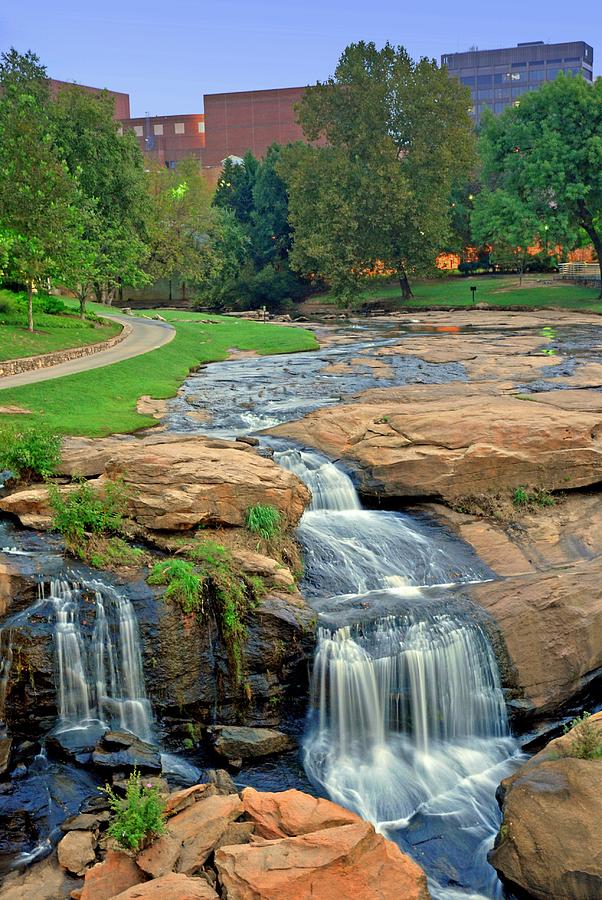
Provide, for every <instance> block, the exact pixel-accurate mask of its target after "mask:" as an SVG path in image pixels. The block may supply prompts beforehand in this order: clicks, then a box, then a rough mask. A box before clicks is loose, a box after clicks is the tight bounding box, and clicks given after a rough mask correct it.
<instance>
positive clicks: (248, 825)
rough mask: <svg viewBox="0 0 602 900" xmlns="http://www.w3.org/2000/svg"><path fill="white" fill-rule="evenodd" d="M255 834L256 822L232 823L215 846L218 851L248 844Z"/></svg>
mask: <svg viewBox="0 0 602 900" xmlns="http://www.w3.org/2000/svg"><path fill="white" fill-rule="evenodd" d="M254 833H255V823H254V822H232V824H231V825H228V827H227V828H226V830H225V831H224V833H223V834H222V836H221V838H220V839H219V841H218V842H217V844H216V845H215V849H216V850H218V849H219V848H220V847H231V846H234V845H237V844H248V843H249V840H250V839H251V835H252V834H254Z"/></svg>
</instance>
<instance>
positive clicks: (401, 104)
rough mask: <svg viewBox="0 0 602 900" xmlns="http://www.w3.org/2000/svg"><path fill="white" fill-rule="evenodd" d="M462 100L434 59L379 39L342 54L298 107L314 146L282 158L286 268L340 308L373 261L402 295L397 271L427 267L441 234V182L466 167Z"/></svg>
mask: <svg viewBox="0 0 602 900" xmlns="http://www.w3.org/2000/svg"><path fill="white" fill-rule="evenodd" d="M469 104H470V100H469V94H468V91H467V89H466V88H464V87H462V86H460V85H459V84H458V83H457V82H456V81H454V80H452V79H450V78H449V76H448V74H447V71H446V70H445V69H440V68H438V66H437V65H436V63H435V62H434V61H430V60H428V59H421V60H420V61H419V62H417V63H414V62H413V61H412V60H411V59H410V57H409V56H408V54H407V52H406V51H405V50H404V48H403V47H393V46H391V45H390V44H386V45H385V46H384V47H383V49H382V50H377V48H376V47H375V45H374V44H373V43H364V42H361V43H358V44H351V45H350V46H349V47H347V49H346V50H345V51H344V53H343V55H342V56H341V59H340V61H339V63H338V65H337V68H336V71H335V74H334V77H332V78H330V79H329V80H328V81H327V82H325V83H324V84H320V83H318V84H317V85H316V86H315V87H312V88H309V89H308V90H307V91H306V93H305V96H304V98H303V100H302V102H301V104H300V106H299V121H300V123H301V125H302V127H303V130H304V133H305V136H306V138H307V139H308V141H311V142H315V143H319V144H323V145H326V146H318V147H312V148H309V149H307V150H300V149H298V148H293V149H291V150H289V151H287V152H286V153H285V155H284V161H283V166H282V169H281V172H282V173H283V175H284V177H285V180H286V182H287V186H288V188H289V194H290V222H291V225H292V227H293V232H294V247H293V251H292V255H291V262H292V265H293V267H294V268H296V269H297V271H301V272H304V273H310V272H311V273H314V274H318V275H320V276H323V277H324V278H325V279H326V280H327V281H328V282H329V283H330V284H331V285H332V287H333V290H334V292H335V294H337V295H338V296H339V298H340V299H342V300H344V301H345V302H348V300H349V299H350V297H351V296H353V294H355V293H356V292H357V290H358V289H359V286H360V284H361V282H362V281H365V280H366V278H367V277H369V275H370V273H371V272H373V271H374V268H375V266H378V267H379V268H380V269H381V270H382V269H384V270H385V271H388V272H391V273H394V274H395V275H396V276H397V278H398V279H399V282H400V286H401V291H402V296H403V298H408V297H410V296H411V288H410V284H409V278H408V276H409V274H411V273H418V272H424V271H427V270H428V269H429V268H430V267H432V266H434V261H435V258H436V255H437V251H438V249H439V247H440V246H441V244H442V241H444V240H445V237H446V235H447V232H448V229H449V220H450V204H449V196H450V192H451V187H452V183H453V182H454V180H458V179H460V178H462V177H465V176H467V175H468V173H469V171H470V169H471V165H472V162H473V132H472V127H471V122H470V117H469V115H468V107H469ZM331 179H334V181H331ZM316 183H319V184H320V190H319V191H316ZM316 204H317V205H316ZM312 207H313V209H312Z"/></svg>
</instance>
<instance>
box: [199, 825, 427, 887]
mask: <svg viewBox="0 0 602 900" xmlns="http://www.w3.org/2000/svg"><path fill="white" fill-rule="evenodd" d="M215 866H216V868H217V871H218V877H219V881H220V884H221V885H222V887H223V889H224V891H225V893H226V894H227V896H228V900H249V898H251V897H253V898H255V900H282V898H283V897H286V898H287V900H306V898H307V897H314V896H315V897H323V898H329V897H333V898H334V897H336V898H337V900H358V898H360V897H361V898H362V900H384V898H388V897H403V898H404V900H427V898H428V897H429V892H428V889H427V886H426V876H425V874H424V872H423V871H422V869H421V868H420V867H419V866H418V865H417V864H416V863H415V862H413V861H412V860H411V859H410V858H409V857H407V856H405V855H404V854H403V853H402V852H401V850H399V848H398V847H397V846H396V845H395V844H393V843H392V842H391V841H386V840H385V839H384V838H383V837H382V836H381V835H378V834H376V832H375V831H374V828H373V827H372V825H369V824H368V823H367V822H359V823H357V824H354V825H343V826H340V827H338V828H329V829H326V830H324V831H315V832H312V833H311V834H307V835H302V836H300V837H291V838H284V839H281V840H274V841H266V842H265V843H262V844H247V845H242V846H233V847H222V848H220V849H219V850H217V851H216V854H215Z"/></svg>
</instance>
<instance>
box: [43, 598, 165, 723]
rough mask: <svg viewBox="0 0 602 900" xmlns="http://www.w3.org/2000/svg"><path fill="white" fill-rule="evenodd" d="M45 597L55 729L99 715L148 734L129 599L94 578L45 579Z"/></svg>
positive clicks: (149, 718) (148, 709)
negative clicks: (50, 625)
mask: <svg viewBox="0 0 602 900" xmlns="http://www.w3.org/2000/svg"><path fill="white" fill-rule="evenodd" d="M44 599H45V598H43V597H42V602H43V600H44ZM47 600H48V601H49V602H50V603H51V604H52V606H53V607H54V614H55V630H54V636H55V659H56V672H57V701H58V702H57V705H58V712H59V723H58V729H59V730H67V729H69V728H76V727H85V726H86V725H87V724H89V723H90V722H91V721H93V720H98V721H100V722H103V723H105V724H108V725H111V726H115V727H119V728H125V729H127V730H128V731H131V732H133V733H134V734H136V735H138V736H139V737H141V738H146V739H148V738H150V737H151V734H152V716H151V707H150V702H149V700H148V699H147V697H146V693H145V689H144V676H143V672H142V657H141V652H140V639H139V634H138V624H137V621H136V616H135V613H134V609H133V607H132V604H131V603H130V601H129V600H128V599H127V597H125V596H124V595H123V594H121V593H119V592H118V591H116V590H114V589H113V588H110V587H109V586H107V585H104V584H102V585H101V584H100V583H98V582H90V583H81V584H73V583H70V582H66V581H52V582H50V587H49V594H48V598H47ZM92 621H93V622H94V625H93V627H92V629H91V631H90V623H91V622H92Z"/></svg>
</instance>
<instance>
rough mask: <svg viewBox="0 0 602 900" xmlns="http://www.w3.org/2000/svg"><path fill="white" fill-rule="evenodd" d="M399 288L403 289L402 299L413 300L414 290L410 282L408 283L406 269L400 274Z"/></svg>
mask: <svg viewBox="0 0 602 900" xmlns="http://www.w3.org/2000/svg"><path fill="white" fill-rule="evenodd" d="M399 286H400V288H401V299H402V300H411V299H412V297H413V296H414V294H413V293H412V288H411V287H410V282H409V281H408V276H407V275H406V272H405V269H401V271H400V273H399Z"/></svg>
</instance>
